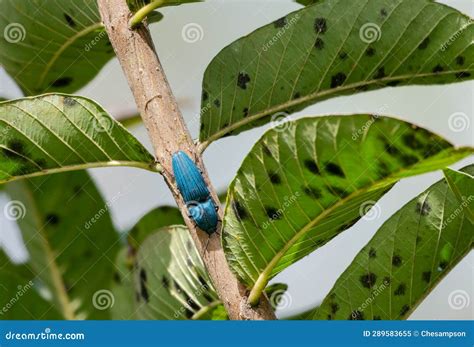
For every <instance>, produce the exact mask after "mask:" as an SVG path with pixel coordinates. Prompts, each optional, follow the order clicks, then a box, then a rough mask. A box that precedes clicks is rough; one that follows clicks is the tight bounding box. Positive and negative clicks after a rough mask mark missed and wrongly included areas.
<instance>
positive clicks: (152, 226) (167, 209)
mask: <svg viewBox="0 0 474 347" xmlns="http://www.w3.org/2000/svg"><path fill="white" fill-rule="evenodd" d="M176 224H184V221H183V217H182V215H181V212H180V211H179V209H177V208H176V207H171V206H162V207H158V208H155V209H154V210H152V211H150V212H148V213H147V214H146V215H145V216H143V217H142V218H141V219H140V220H139V221H138V223H137V224H135V226H134V227H133V228H132V229H131V230H130V231H129V232H128V234H127V240H128V244H129V245H130V246H132V248H133V249H135V250H136V249H138V248H139V247H140V245H141V244H142V243H143V241H144V240H145V239H146V238H147V237H148V236H150V235H152V234H154V233H155V232H156V231H158V229H161V228H163V227H166V226H170V225H176Z"/></svg>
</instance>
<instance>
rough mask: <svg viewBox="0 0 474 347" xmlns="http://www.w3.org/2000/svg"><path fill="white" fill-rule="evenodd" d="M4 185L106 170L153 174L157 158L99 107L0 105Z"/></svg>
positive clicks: (47, 102) (63, 99) (62, 98)
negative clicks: (122, 168) (123, 168)
mask: <svg viewBox="0 0 474 347" xmlns="http://www.w3.org/2000/svg"><path fill="white" fill-rule="evenodd" d="M0 133H1V134H2V136H1V137H0V183H5V182H8V181H12V180H16V179H19V178H24V177H32V176H39V175H45V174H49V173H55V172H62V171H68V170H78V169H85V168H92V167H101V166H119V165H120V166H133V167H139V168H143V169H148V170H154V169H155V168H154V163H153V162H154V159H153V156H152V155H151V154H150V153H148V151H147V150H146V149H145V148H144V147H143V146H142V145H141V144H140V142H138V140H137V139H135V138H134V137H133V136H132V135H131V134H130V133H129V132H128V131H127V130H126V129H125V128H124V127H123V126H122V125H120V124H119V123H118V122H116V121H115V120H114V119H113V118H111V117H110V116H109V115H108V114H107V113H106V111H104V109H103V108H102V107H100V106H99V105H98V104H96V103H95V102H93V101H91V100H89V99H86V98H83V97H78V96H68V95H63V94H48V95H44V96H38V97H30V98H23V99H19V100H13V101H7V102H3V103H1V104H0Z"/></svg>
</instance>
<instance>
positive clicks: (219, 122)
mask: <svg viewBox="0 0 474 347" xmlns="http://www.w3.org/2000/svg"><path fill="white" fill-rule="evenodd" d="M305 3H308V1H305ZM473 35H474V25H473V23H472V20H471V18H469V17H468V16H466V15H464V14H462V13H460V12H459V11H457V10H455V9H453V8H450V7H448V6H446V5H443V4H439V3H436V2H434V1H431V0H418V1H413V0H371V1H367V0H353V1H345V0H324V1H318V2H317V3H316V4H314V5H311V6H308V7H305V8H302V9H300V10H298V11H296V12H293V13H291V14H289V15H287V16H286V17H284V18H281V19H278V20H277V21H275V22H274V23H271V24H269V25H266V26H264V27H262V28H260V29H258V30H256V31H254V32H253V33H251V34H249V35H247V36H245V37H243V38H241V39H239V40H237V41H235V42H233V43H232V44H230V45H229V46H228V47H226V48H224V49H223V50H222V51H221V52H220V53H219V54H218V55H217V56H216V57H215V58H214V60H213V61H212V62H211V63H210V65H209V66H208V68H207V70H206V72H205V75H204V81H203V95H202V106H201V114H202V117H201V132H200V141H201V142H202V146H203V148H205V147H206V146H207V145H208V144H209V143H210V142H212V141H215V140H217V139H219V138H221V137H223V136H228V135H236V134H238V133H240V132H242V131H244V130H248V129H251V128H254V127H256V126H260V125H262V124H265V123H267V122H269V121H270V120H271V119H272V116H273V119H275V120H278V119H279V117H280V116H282V115H281V113H285V114H286V113H291V112H295V111H298V110H301V109H303V108H305V107H307V106H309V105H311V104H313V103H315V102H318V101H322V100H325V99H328V98H331V97H335V96H340V95H347V94H353V93H357V92H361V91H366V90H374V89H379V88H383V87H391V86H395V85H400V86H402V85H415V84H443V83H453V82H459V81H464V80H467V79H471V78H472V76H471V75H472V72H473V69H474V68H473V66H474V51H473V44H472V36H473Z"/></svg>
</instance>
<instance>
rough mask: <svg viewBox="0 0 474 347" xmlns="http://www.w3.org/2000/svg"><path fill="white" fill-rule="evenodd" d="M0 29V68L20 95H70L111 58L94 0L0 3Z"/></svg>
mask: <svg viewBox="0 0 474 347" xmlns="http://www.w3.org/2000/svg"><path fill="white" fill-rule="evenodd" d="M0 30H1V32H2V33H5V35H2V37H1V38H0V64H1V65H2V66H3V67H4V68H5V70H6V71H7V73H8V74H9V75H10V76H12V77H13V79H14V80H15V81H16V82H17V83H18V85H19V86H20V88H21V89H22V90H23V92H24V93H25V95H37V94H41V93H46V92H55V91H61V92H68V93H71V92H74V91H76V90H78V89H80V88H82V87H84V86H85V85H86V84H87V83H88V82H89V81H90V80H92V79H93V78H94V77H95V76H96V75H97V73H98V72H99V71H100V70H101V69H102V67H103V66H104V65H105V64H106V63H107V62H108V61H109V60H110V59H111V58H113V57H114V51H113V49H112V47H111V46H110V42H109V40H108V37H107V33H106V32H105V29H104V27H103V25H102V22H101V19H100V15H99V11H98V8H97V1H95V0H61V1H55V0H22V1H15V0H5V1H2V15H1V16H0Z"/></svg>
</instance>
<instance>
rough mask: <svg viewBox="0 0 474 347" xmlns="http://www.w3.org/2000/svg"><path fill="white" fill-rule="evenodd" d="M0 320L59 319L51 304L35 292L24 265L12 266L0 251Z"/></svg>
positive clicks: (35, 285) (34, 284) (29, 274)
mask: <svg viewBox="0 0 474 347" xmlns="http://www.w3.org/2000/svg"><path fill="white" fill-rule="evenodd" d="M0 283H1V285H0V298H1V299H0V319H1V320H7V319H8V320H12V319H35V320H39V319H61V315H60V314H59V313H58V312H57V311H56V310H55V309H54V308H53V307H52V305H51V303H50V302H48V301H46V300H45V299H44V298H42V297H41V296H40V295H39V294H38V291H37V287H38V284H37V283H35V278H34V275H33V274H32V273H31V272H30V271H29V269H28V267H27V266H26V265H17V264H13V263H12V262H11V261H10V259H9V258H8V257H7V256H6V255H5V253H4V252H3V251H2V250H0Z"/></svg>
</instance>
